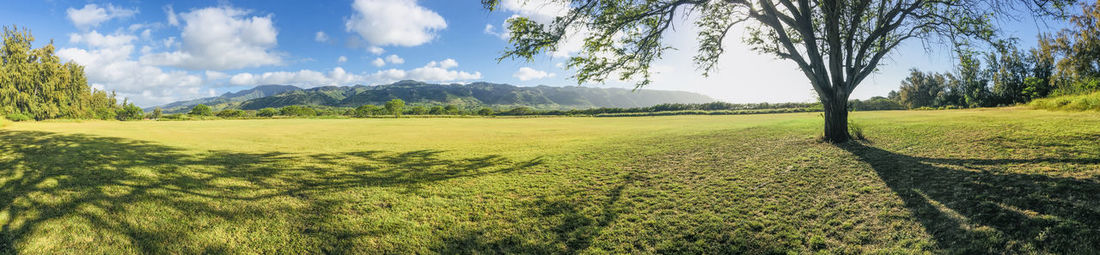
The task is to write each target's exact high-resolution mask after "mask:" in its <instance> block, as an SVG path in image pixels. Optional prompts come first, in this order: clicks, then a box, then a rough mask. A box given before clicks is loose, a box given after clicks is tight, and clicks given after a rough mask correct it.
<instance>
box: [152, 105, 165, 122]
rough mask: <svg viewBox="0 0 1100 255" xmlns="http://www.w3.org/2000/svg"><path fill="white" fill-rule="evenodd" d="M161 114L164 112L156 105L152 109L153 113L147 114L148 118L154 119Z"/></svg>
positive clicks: (158, 117)
mask: <svg viewBox="0 0 1100 255" xmlns="http://www.w3.org/2000/svg"><path fill="white" fill-rule="evenodd" d="M162 115H164V112H163V111H162V110H161V109H160V107H157V108H154V109H153V113H150V114H149V118H150V119H154V120H155V119H160V116H162Z"/></svg>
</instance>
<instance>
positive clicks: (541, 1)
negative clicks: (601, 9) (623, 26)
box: [484, 0, 589, 58]
mask: <svg viewBox="0 0 1100 255" xmlns="http://www.w3.org/2000/svg"><path fill="white" fill-rule="evenodd" d="M501 7H502V9H503V10H505V11H509V12H512V13H513V15H512V17H509V18H508V19H512V18H516V17H526V18H528V19H530V20H531V21H534V22H537V23H540V24H550V23H552V22H553V21H554V18H557V17H560V16H564V15H566V14H569V3H568V2H567V1H565V2H563V1H555V0H503V1H502V2H501ZM484 32H485V33H486V34H489V35H493V36H496V37H499V38H500V39H502V40H508V39H509V37H510V36H511V31H510V30H508V21H507V20H505V22H504V24H502V25H501V29H500V31H499V32H498V31H496V29H495V27H493V25H489V24H486V25H485V31H484ZM588 33H589V31H588V29H587V28H584V27H570V28H569V30H568V31H566V34H565V38H563V39H562V40H561V41H559V42H558V49H557V50H555V51H552V52H550V53H549V54H550V56H551V57H555V58H566V57H569V56H572V55H573V54H576V53H578V52H580V51H581V49H582V48H583V47H584V37H585V36H586V35H587V34H588Z"/></svg>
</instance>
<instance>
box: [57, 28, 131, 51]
mask: <svg viewBox="0 0 1100 255" xmlns="http://www.w3.org/2000/svg"><path fill="white" fill-rule="evenodd" d="M135 39H137V37H134V36H132V35H128V34H121V33H115V34H113V35H102V34H100V33H99V32H97V31H91V32H88V33H84V34H75V33H74V34H69V42H71V43H83V44H87V45H88V46H92V47H96V48H119V47H122V46H125V45H130V42H131V41H133V40H135Z"/></svg>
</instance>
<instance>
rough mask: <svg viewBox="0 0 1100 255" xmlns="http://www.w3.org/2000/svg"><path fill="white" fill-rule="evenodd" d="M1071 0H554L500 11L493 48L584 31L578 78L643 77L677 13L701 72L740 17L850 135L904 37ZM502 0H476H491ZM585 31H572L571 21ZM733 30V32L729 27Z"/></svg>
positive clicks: (518, 49)
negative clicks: (503, 27)
mask: <svg viewBox="0 0 1100 255" xmlns="http://www.w3.org/2000/svg"><path fill="white" fill-rule="evenodd" d="M1074 1H1075V0H1043V1H1033V0H1015V1H1013V0H992V1H973V0H942V1H928V0H880V1H871V0H860V1H836V0H822V1H792V0H721V1H705V0H646V1H612V0H560V1H555V2H558V3H564V6H565V7H566V8H568V13H567V14H565V15H564V16H562V17H557V18H555V19H554V21H553V22H552V23H549V24H541V23H538V22H534V21H532V20H530V19H527V18H524V17H517V18H511V19H509V20H508V28H509V29H508V30H509V31H510V40H509V42H510V43H511V46H510V48H508V49H506V50H505V51H504V54H503V56H501V58H502V59H503V58H521V59H526V60H532V59H535V58H536V56H538V55H539V54H541V53H544V52H550V51H555V50H558V47H559V45H560V44H559V43H561V42H563V41H564V40H566V38H567V37H571V36H577V35H578V34H579V35H580V36H583V37H584V38H583V39H584V45H583V46H582V49H581V51H580V54H579V55H578V56H575V57H572V58H570V59H569V61H567V62H566V66H567V67H569V68H570V69H571V70H576V73H575V74H574V78H576V80H577V82H578V83H585V82H603V81H605V80H607V79H608V78H612V79H618V80H638V83H637V86H638V87H642V86H645V85H648V84H649V82H650V79H649V78H650V72H649V71H650V67H651V65H652V63H653V62H654V61H656V60H658V59H660V58H661V57H662V56H663V54H664V52H665V50H668V49H671V47H669V46H667V45H666V42H665V41H664V40H663V39H664V37H665V36H667V35H668V33H666V32H667V31H668V30H669V28H672V27H674V24H675V23H676V22H682V21H683V20H687V19H692V20H693V21H694V23H695V25H696V26H698V27H699V32H698V36H697V40H698V41H699V45H698V46H699V47H698V49H699V52H698V55H696V57H695V62H696V64H697V65H698V66H699V69H701V70H702V72H703V75H707V74H708V73H709V72H710V71H712V70H713V69H714V67H716V66H717V62H718V59H720V56H721V55H722V54H723V53H725V45H726V43H725V42H726V41H725V40H726V39H727V38H728V37H727V35H728V34H730V32H731V30H734V29H735V27H738V26H737V25H738V24H743V23H750V24H748V26H747V28H748V35H749V37H748V38H745V39H744V40H745V41H746V42H747V43H748V44H749V46H750V47H751V48H752V49H754V50H756V51H758V52H763V53H766V54H771V55H775V56H777V57H779V58H782V59H787V60H790V61H792V62H793V63H795V64H797V66H798V68H799V69H800V70H801V71H802V73H803V74H804V75H805V76H806V78H807V79H808V81H809V83H810V85H811V86H813V88H814V90H815V91H816V92H817V95H818V97H819V100H820V101H821V102H823V103H824V117H825V125H824V130H825V132H824V133H825V139H826V140H828V141H832V142H844V141H848V140H849V138H850V136H849V134H848V127H847V125H848V111H847V109H848V107H847V103H848V97H849V96H850V95H851V93H852V91H853V90H855V88H856V87H857V86H859V85H860V84H861V83H862V82H863V80H864V79H865V78H867V76H869V75H870V74H871V73H873V72H874V71H875V70H876V69H878V68H879V65H880V61H881V60H882V58H883V57H885V56H886V55H887V54H889V53H890V52H892V51H894V49H895V48H896V47H897V46H898V45H900V44H901V43H902V42H903V41H906V40H909V39H912V38H921V39H924V40H929V41H931V42H934V41H935V40H932V39H935V38H939V39H943V40H942V41H948V42H952V43H955V44H956V45H965V44H967V43H968V42H969V41H974V40H976V41H987V42H992V41H994V39H995V36H996V35H997V32H998V30H997V29H996V27H995V25H996V24H998V22H997V18H1013V17H1011V16H1010V15H1011V14H1010V13H1016V12H1015V10H1009V8H1013V7H1019V6H1023V7H1024V8H1021V9H1024V10H1027V11H1029V12H1031V13H1037V14H1052V13H1053V14H1060V13H1061V12H1062V8H1063V7H1064V6H1066V5H1068V4H1069V3H1072V2H1074ZM503 2H505V1H504V0H482V1H481V3H482V5H483V6H484V7H485V8H487V9H489V10H493V9H496V8H499V7H501V6H502V3H503ZM578 30H580V31H586V32H585V33H577V31H578ZM735 33H736V32H735Z"/></svg>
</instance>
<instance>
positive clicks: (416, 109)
mask: <svg viewBox="0 0 1100 255" xmlns="http://www.w3.org/2000/svg"><path fill="white" fill-rule="evenodd" d="M409 114H412V115H426V114H428V107H424V106H421V105H418V106H413V107H412V108H409Z"/></svg>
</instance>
